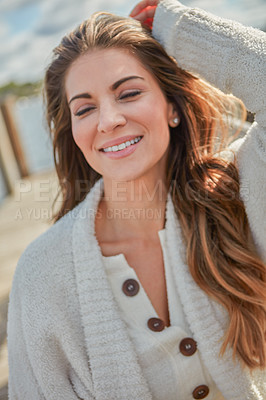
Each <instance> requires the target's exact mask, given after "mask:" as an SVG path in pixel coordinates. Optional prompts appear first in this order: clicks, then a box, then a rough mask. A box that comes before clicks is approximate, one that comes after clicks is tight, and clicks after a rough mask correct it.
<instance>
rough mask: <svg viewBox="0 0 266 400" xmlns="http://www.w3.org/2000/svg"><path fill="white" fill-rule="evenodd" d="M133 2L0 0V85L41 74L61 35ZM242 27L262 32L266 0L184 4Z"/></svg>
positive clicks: (209, 0) (197, 0) (192, 0)
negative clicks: (95, 15) (93, 16)
mask: <svg viewBox="0 0 266 400" xmlns="http://www.w3.org/2000/svg"><path fill="white" fill-rule="evenodd" d="M137 2H138V1H137V0H0V43H1V46H0V86H1V85H4V84H6V83H8V82H9V81H11V80H12V81H16V82H19V83H23V82H34V81H36V80H39V79H41V78H42V77H43V75H44V70H45V66H46V65H47V64H48V62H49V60H50V56H51V52H52V49H53V48H54V47H55V46H56V45H57V44H58V43H59V42H60V39H61V38H62V36H63V35H64V34H65V33H67V32H69V31H70V30H71V29H73V28H74V27H75V26H76V25H78V24H79V23H80V22H81V21H82V20H83V19H86V18H87V17H89V16H90V14H92V13H93V12H95V11H109V12H113V13H116V14H119V15H123V16H126V15H128V14H129V12H130V11H131V9H132V8H133V7H134V5H135V4H136V3H137ZM183 4H185V5H188V6H194V7H198V8H203V9H204V10H206V11H210V12H212V13H214V14H216V15H218V16H220V17H225V18H230V19H234V20H236V21H239V22H241V23H243V24H244V25H249V26H254V27H255V28H261V29H265V28H266V0H184V1H183Z"/></svg>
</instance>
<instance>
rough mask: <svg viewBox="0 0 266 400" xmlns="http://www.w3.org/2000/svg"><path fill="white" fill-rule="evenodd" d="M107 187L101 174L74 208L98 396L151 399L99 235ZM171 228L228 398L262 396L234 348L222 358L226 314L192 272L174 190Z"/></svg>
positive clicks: (190, 298) (185, 288)
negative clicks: (97, 224) (100, 210)
mask: <svg viewBox="0 0 266 400" xmlns="http://www.w3.org/2000/svg"><path fill="white" fill-rule="evenodd" d="M102 192H103V181H102V179H101V180H100V181H98V182H97V183H96V184H95V185H94V187H93V188H92V189H91V191H90V193H89V194H88V195H87V197H86V199H85V200H84V201H83V202H82V203H81V204H80V205H79V206H78V207H77V208H75V209H74V210H73V212H72V215H73V217H74V218H75V221H74V224H73V231H72V246H73V259H74V267H75V273H76V280H77V291H78V296H79V301H80V309H81V317H82V323H83V329H84V335H85V342H86V347H87V354H88V359H89V363H90V367H91V373H92V379H93V384H94V393H95V398H96V399H101V400H104V399H106V400H107V399H108V400H111V399H113V400H126V399H133V398H137V399H142V400H151V399H152V397H151V394H150V392H149V388H148V385H147V382H146V381H145V379H144V377H143V374H142V371H141V368H140V365H139V363H138V360H137V356H136V353H135V351H134V347H133V344H132V342H131V339H130V337H129V335H128V333H127V329H126V325H125V323H124V321H123V320H122V318H120V315H119V309H118V305H117V303H116V302H115V299H114V297H113V293H112V290H111V286H110V284H109V282H108V279H107V276H106V273H105V269H104V265H103V260H102V254H101V249H100V247H99V244H98V242H97V239H96V236H95V216H96V213H97V208H98V204H99V201H100V198H101V196H102ZM165 229H166V239H167V251H169V256H170V259H171V262H172V265H175V266H176V269H175V270H174V277H175V281H176V285H177V288H178V291H179V295H180V299H181V302H182V305H183V307H184V311H185V314H186V317H187V320H188V323H189V325H190V329H191V331H192V333H193V335H194V337H195V339H196V340H197V343H198V348H199V349H200V351H201V354H202V358H203V360H204V362H205V365H206V366H207V368H208V370H209V371H210V373H211V375H212V377H213V380H214V381H215V382H216V384H217V386H218V387H219V389H220V391H221V392H222V394H223V395H224V397H225V398H226V399H230V400H243V398H245V399H257V398H258V399H259V397H256V396H255V397H254V393H253V392H252V391H251V389H250V384H249V382H248V379H247V376H246V375H244V373H243V371H242V370H241V367H240V365H239V364H238V363H234V362H233V360H232V354H231V352H230V351H227V353H226V354H225V356H223V358H221V357H219V350H220V346H221V338H222V335H223V333H224V329H225V324H226V318H225V314H224V313H223V311H222V310H221V307H220V306H219V305H217V304H216V303H214V302H213V301H211V300H210V298H209V297H208V296H207V295H206V294H205V293H204V292H203V291H202V290H201V289H200V288H199V287H198V285H197V284H196V283H195V282H194V280H193V278H192V276H191V274H190V273H189V270H188V267H187V265H186V263H185V261H184V245H183V243H182V235H181V229H180V226H179V223H178V220H177V217H176V214H175V211H174V206H173V204H172V200H171V197H170V195H169V196H168V201H167V209H166V226H165ZM222 322H223V323H224V325H222Z"/></svg>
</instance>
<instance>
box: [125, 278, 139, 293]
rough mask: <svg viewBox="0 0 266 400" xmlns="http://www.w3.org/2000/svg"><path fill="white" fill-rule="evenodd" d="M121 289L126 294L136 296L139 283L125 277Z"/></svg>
mask: <svg viewBox="0 0 266 400" xmlns="http://www.w3.org/2000/svg"><path fill="white" fill-rule="evenodd" d="M122 290H123V292H124V293H125V294H126V295H127V296H136V294H137V293H138V291H139V283H138V282H137V281H136V280H135V279H127V280H126V281H125V282H124V283H123V286H122Z"/></svg>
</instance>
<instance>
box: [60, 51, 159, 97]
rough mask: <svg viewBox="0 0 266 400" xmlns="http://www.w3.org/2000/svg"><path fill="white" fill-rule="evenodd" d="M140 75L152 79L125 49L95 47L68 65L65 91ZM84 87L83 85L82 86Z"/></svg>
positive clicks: (108, 83)
mask: <svg viewBox="0 0 266 400" xmlns="http://www.w3.org/2000/svg"><path fill="white" fill-rule="evenodd" d="M136 74H137V75H141V76H142V77H144V78H145V79H146V80H150V81H152V80H154V78H153V76H152V74H151V73H150V72H149V71H148V70H147V69H146V68H145V67H144V66H143V64H142V63H141V62H140V61H139V59H138V58H137V57H136V56H135V55H133V54H132V53H131V52H130V51H129V50H126V49H114V48H112V49H95V50H92V51H89V52H87V53H85V54H83V55H81V56H80V57H79V58H78V59H77V60H76V61H74V62H73V64H72V65H71V66H70V68H69V70H68V72H67V74H66V79H65V85H66V91H67V93H69V94H71V93H70V92H73V90H74V89H75V91H76V90H79V89H82V86H83V85H84V84H86V85H90V86H92V87H95V86H96V85H97V86H99V85H104V84H106V85H111V84H113V83H114V82H115V81H116V80H119V79H121V77H123V76H129V75H136ZM83 89H84V87H83Z"/></svg>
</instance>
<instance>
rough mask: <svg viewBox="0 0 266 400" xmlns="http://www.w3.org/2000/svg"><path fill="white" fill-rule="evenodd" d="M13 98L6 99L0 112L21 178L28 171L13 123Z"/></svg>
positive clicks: (26, 174)
mask: <svg viewBox="0 0 266 400" xmlns="http://www.w3.org/2000/svg"><path fill="white" fill-rule="evenodd" d="M14 100H15V98H14V97H11V96H9V97H7V98H6V99H5V101H4V102H3V103H2V104H1V107H0V108H1V112H2V116H3V120H4V123H5V126H6V130H7V132H8V135H9V138H10V142H11V146H12V148H13V152H14V154H15V158H16V160H17V165H18V168H19V171H20V175H21V177H22V178H24V177H26V176H28V175H29V169H28V165H27V161H26V157H25V154H24V151H23V148H22V144H21V140H20V137H19V133H18V129H17V126H16V123H15V118H14V113H13V108H14Z"/></svg>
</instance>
